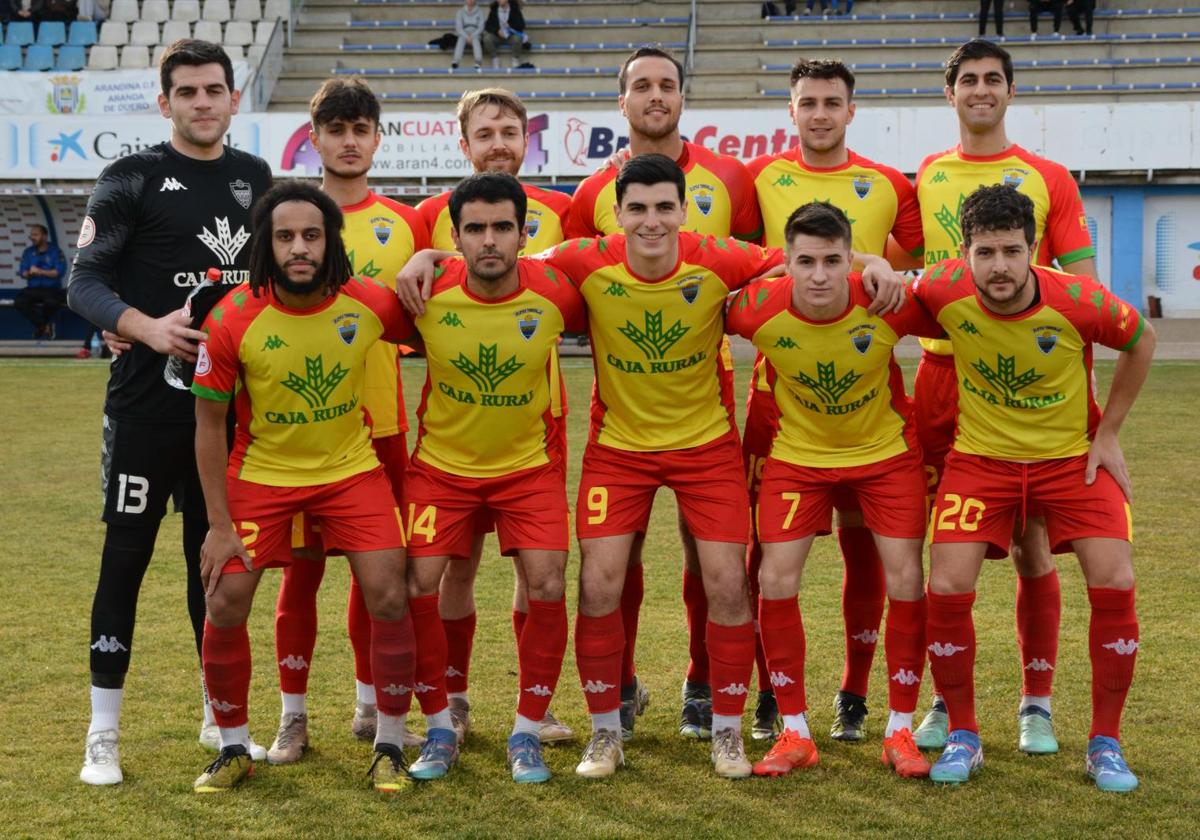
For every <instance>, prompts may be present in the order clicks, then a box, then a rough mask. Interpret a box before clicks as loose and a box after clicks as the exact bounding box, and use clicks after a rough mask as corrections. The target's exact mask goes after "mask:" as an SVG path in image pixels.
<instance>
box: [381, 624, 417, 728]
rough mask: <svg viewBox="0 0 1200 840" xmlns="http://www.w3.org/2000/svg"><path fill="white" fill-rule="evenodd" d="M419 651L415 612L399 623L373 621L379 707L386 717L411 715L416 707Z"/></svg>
mask: <svg viewBox="0 0 1200 840" xmlns="http://www.w3.org/2000/svg"><path fill="white" fill-rule="evenodd" d="M416 649H417V640H416V634H415V633H414V632H413V619H412V613H411V612H410V613H408V614H406V615H405V616H404V618H402V619H400V620H398V621H383V620H381V619H378V618H373V619H371V671H372V673H374V674H375V680H376V682H375V707H376V708H377V709H379V711H380V712H382V713H383V714H385V715H392V716H393V717H395V716H399V715H406V714H408V710H409V707H410V706H411V705H412V695H413V692H412V688H413V682H414V673H413V671H414V668H415V666H416Z"/></svg>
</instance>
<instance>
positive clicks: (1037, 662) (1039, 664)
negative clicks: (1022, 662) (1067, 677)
mask: <svg viewBox="0 0 1200 840" xmlns="http://www.w3.org/2000/svg"><path fill="white" fill-rule="evenodd" d="M1025 670H1026V671H1053V670H1054V666H1053V665H1051V664H1050V663H1049V662H1047V661H1046V660H1045V659H1031V660H1029V664H1028V665H1026V666H1025Z"/></svg>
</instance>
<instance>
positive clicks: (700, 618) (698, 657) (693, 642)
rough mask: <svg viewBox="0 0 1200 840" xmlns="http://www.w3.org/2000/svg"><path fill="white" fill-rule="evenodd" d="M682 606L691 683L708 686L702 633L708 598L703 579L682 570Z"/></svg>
mask: <svg viewBox="0 0 1200 840" xmlns="http://www.w3.org/2000/svg"><path fill="white" fill-rule="evenodd" d="M683 606H684V608H685V609H686V610H687V626H688V670H687V680H688V682H691V683H703V684H705V685H707V684H708V646H707V643H706V641H705V637H704V631H705V629H706V625H707V624H708V596H707V595H706V594H704V579H703V578H701V577H700V575H694V574H692V573H691V572H689V571H688V570H687V569H684V570H683Z"/></svg>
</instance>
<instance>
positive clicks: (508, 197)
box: [449, 172, 528, 230]
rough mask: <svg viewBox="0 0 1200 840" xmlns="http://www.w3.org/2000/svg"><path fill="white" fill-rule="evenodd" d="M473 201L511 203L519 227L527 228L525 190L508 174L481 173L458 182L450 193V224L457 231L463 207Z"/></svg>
mask: <svg viewBox="0 0 1200 840" xmlns="http://www.w3.org/2000/svg"><path fill="white" fill-rule="evenodd" d="M471 201H483V202H486V203H488V204H500V203H501V202H505V201H511V202H512V204H513V210H514V211H516V214H517V227H524V226H525V211H526V209H527V207H528V199H526V198H525V188H524V187H522V186H521V182H520V181H518V180H517V179H516V178H514V177H513V176H511V175H509V174H508V173H507V172H479V173H476V174H475V175H468V176H467V177H466V178H463V179H462V180H461V181H459V182H458V186H457V187H455V188H454V191H453V192H451V193H450V202H449V203H450V224H452V225H453V226H454V229H455V230H458V221H459V219H460V218H462V208H463V205H464V204H466V203H468V202H471Z"/></svg>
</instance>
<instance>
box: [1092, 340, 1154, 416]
mask: <svg viewBox="0 0 1200 840" xmlns="http://www.w3.org/2000/svg"><path fill="white" fill-rule="evenodd" d="M1157 344H1158V337H1157V336H1156V335H1155V334H1154V328H1153V327H1152V326H1150V322H1149V321H1146V322H1145V326H1144V327H1143V331H1142V335H1141V338H1139V339H1138V343H1137V344H1135V345H1133V346H1132V347H1130V348H1129V349H1128V350H1125V351H1123V352H1122V353H1121V355H1120V357H1119V358H1118V359H1117V369H1116V371H1114V372H1113V380H1112V386H1111V387H1110V388H1109V392H1108V401H1107V402H1106V403H1105V404H1104V416H1103V417H1102V418H1101V420H1100V425H1099V426H1098V427H1097V429H1096V434H1098V435H1099V434H1112V435H1116V434H1117V432H1118V431H1120V429H1121V424H1122V423H1124V422H1125V418H1126V417H1128V416H1129V411H1130V409H1132V408H1133V403H1134V401H1135V400H1136V399H1137V396H1138V394H1139V393H1140V392H1141V390H1142V385H1143V384H1145V382H1146V376H1147V375H1148V374H1149V373H1150V363H1151V361H1153V359H1154V348H1155V347H1156V346H1157Z"/></svg>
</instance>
